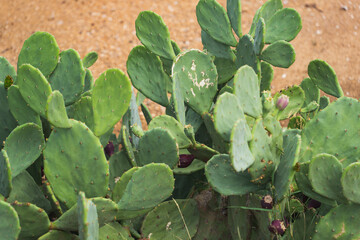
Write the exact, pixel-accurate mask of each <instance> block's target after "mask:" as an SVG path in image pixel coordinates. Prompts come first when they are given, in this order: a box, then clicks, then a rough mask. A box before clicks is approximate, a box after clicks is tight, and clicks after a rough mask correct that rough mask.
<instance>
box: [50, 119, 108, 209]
mask: <svg viewBox="0 0 360 240" xmlns="http://www.w3.org/2000/svg"><path fill="white" fill-rule="evenodd" d="M70 121H71V124H72V127H71V128H55V129H54V130H53V131H52V133H51V135H50V137H49V139H48V141H47V146H46V148H45V150H44V153H43V154H44V172H45V175H46V177H47V179H48V180H49V182H50V184H51V187H52V188H53V190H54V193H55V195H56V196H57V197H58V198H59V200H60V201H62V202H64V203H65V205H66V206H67V207H68V208H70V207H71V206H73V205H74V204H75V203H76V199H77V193H78V192H79V191H84V192H85V193H86V194H87V196H88V197H99V196H105V194H106V192H107V187H108V178H109V177H108V176H109V169H108V164H107V161H106V157H105V154H104V150H103V147H102V146H101V144H100V141H99V139H98V138H97V137H96V136H95V135H94V134H93V133H92V132H91V131H90V130H89V128H88V127H87V126H86V125H85V124H83V123H81V122H78V121H75V120H70Z"/></svg>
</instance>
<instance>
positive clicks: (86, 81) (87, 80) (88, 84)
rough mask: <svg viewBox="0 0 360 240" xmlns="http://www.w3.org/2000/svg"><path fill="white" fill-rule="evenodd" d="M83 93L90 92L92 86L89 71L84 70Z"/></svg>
mask: <svg viewBox="0 0 360 240" xmlns="http://www.w3.org/2000/svg"><path fill="white" fill-rule="evenodd" d="M84 84H85V86H84V92H86V91H90V90H91V89H92V88H93V86H94V77H93V75H92V73H91V71H90V70H89V69H85V79H84Z"/></svg>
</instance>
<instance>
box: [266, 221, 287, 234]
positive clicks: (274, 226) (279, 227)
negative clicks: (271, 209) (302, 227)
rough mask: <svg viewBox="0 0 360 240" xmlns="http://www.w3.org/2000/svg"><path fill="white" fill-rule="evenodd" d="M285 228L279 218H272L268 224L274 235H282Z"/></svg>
mask: <svg viewBox="0 0 360 240" xmlns="http://www.w3.org/2000/svg"><path fill="white" fill-rule="evenodd" d="M285 230H286V227H285V224H284V222H283V221H281V220H274V221H272V222H271V224H270V226H269V231H270V232H271V233H273V234H276V235H281V236H282V235H284V233H285Z"/></svg>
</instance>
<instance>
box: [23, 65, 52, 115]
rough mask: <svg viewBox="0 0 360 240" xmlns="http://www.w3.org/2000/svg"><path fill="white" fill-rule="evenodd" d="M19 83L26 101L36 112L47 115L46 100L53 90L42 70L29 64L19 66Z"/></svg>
mask: <svg viewBox="0 0 360 240" xmlns="http://www.w3.org/2000/svg"><path fill="white" fill-rule="evenodd" d="M17 84H18V86H19V90H20V93H21V95H22V96H23V98H24V100H25V102H26V103H27V104H29V106H30V107H31V108H32V109H33V110H34V111H35V112H37V113H38V114H40V115H41V116H43V117H45V112H46V101H47V99H48V97H49V96H50V94H51V92H52V90H51V86H50V84H49V83H48V81H47V80H46V78H45V77H44V75H43V74H42V73H41V72H40V70H39V69H37V68H34V67H33V66H31V65H29V64H24V65H21V66H20V68H18V78H17Z"/></svg>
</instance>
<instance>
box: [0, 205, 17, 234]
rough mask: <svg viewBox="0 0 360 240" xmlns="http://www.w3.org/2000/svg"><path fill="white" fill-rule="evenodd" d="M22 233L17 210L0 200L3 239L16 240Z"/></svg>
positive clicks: (0, 227)
mask: <svg viewBox="0 0 360 240" xmlns="http://www.w3.org/2000/svg"><path fill="white" fill-rule="evenodd" d="M19 233H20V222H19V217H18V214H17V213H16V211H15V209H14V208H13V207H12V206H11V205H10V204H9V203H7V202H4V201H1V200H0V234H1V237H2V238H3V239H7V240H16V239H18V237H19Z"/></svg>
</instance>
